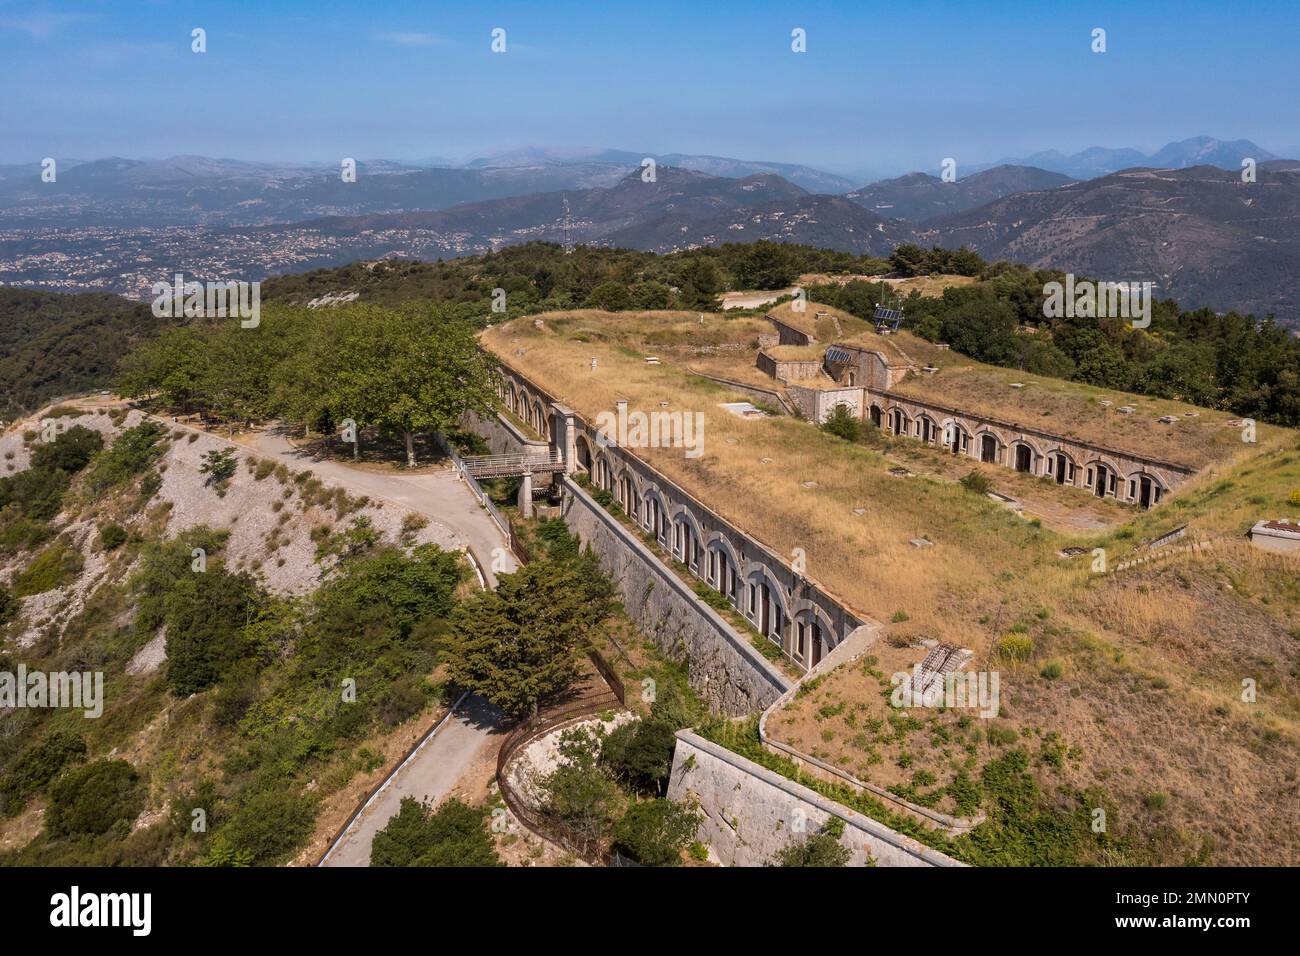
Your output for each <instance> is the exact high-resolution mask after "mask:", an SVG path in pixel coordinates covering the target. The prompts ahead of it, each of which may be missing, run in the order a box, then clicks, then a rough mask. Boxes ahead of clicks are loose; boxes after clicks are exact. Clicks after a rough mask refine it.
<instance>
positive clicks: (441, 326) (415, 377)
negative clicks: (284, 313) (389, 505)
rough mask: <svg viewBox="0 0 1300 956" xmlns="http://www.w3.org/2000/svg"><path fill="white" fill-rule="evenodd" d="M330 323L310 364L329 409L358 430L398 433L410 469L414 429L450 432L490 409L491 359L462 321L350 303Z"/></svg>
mask: <svg viewBox="0 0 1300 956" xmlns="http://www.w3.org/2000/svg"><path fill="white" fill-rule="evenodd" d="M330 320H331V321H330V324H329V326H328V334H326V335H317V336H316V338H315V340H314V341H313V350H314V351H313V355H314V362H313V363H312V364H313V367H314V371H315V373H316V375H317V376H318V380H319V386H320V387H321V388H323V394H324V396H325V398H326V399H327V401H328V405H329V407H330V408H331V409H332V410H333V411H334V412H335V413H336V414H338V415H340V416H342V417H346V418H351V419H353V420H354V421H356V422H357V424H358V426H359V427H362V428H364V427H368V426H372V425H373V426H378V427H379V428H381V429H384V430H387V431H391V432H394V433H396V434H399V435H401V436H402V439H403V441H404V442H405V444H406V460H407V464H408V465H409V466H411V467H414V466H415V435H416V434H417V433H418V432H425V431H429V430H433V431H449V430H450V429H452V428H453V427H455V426H456V425H457V424H458V423H459V421H460V419H461V416H462V415H464V414H465V413H466V412H471V411H474V412H481V413H483V414H490V413H491V412H492V411H493V410H494V409H495V407H496V400H497V396H496V388H495V385H494V384H493V378H492V372H493V369H494V368H495V361H494V360H493V359H492V358H491V357H490V356H489V355H488V354H487V353H486V352H484V351H483V350H482V349H480V348H479V347H478V340H477V338H476V337H475V333H474V328H473V327H472V326H471V325H469V324H468V323H464V322H456V321H449V320H447V319H446V318H445V316H442V315H440V314H439V313H438V312H437V311H436V310H435V309H433V308H431V307H428V306H424V307H420V306H416V305H410V306H404V307H402V308H399V309H386V308H381V307H377V306H366V305H363V306H355V307H351V308H347V309H339V310H337V312H336V313H335V314H334V315H332V316H331V317H330ZM304 387H306V386H304Z"/></svg>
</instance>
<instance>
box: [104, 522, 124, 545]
mask: <svg viewBox="0 0 1300 956" xmlns="http://www.w3.org/2000/svg"><path fill="white" fill-rule="evenodd" d="M126 539H127V533H126V529H125V528H123V527H122V526H121V525H120V524H111V523H110V524H106V525H104V527H102V528H100V529H99V546H100V547H101V548H103V549H104V550H105V551H112V550H114V549H115V548H120V547H121V546H122V545H124V544H126Z"/></svg>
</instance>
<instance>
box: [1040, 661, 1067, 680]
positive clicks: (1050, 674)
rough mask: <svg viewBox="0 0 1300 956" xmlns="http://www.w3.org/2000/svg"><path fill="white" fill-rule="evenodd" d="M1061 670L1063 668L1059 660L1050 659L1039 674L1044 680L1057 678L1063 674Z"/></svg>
mask: <svg viewBox="0 0 1300 956" xmlns="http://www.w3.org/2000/svg"><path fill="white" fill-rule="evenodd" d="M1061 672H1062V668H1061V664H1060V662H1059V661H1048V662H1047V663H1046V664H1044V665H1043V669H1042V670H1041V671H1039V672H1038V675H1039V676H1040V677H1042V678H1043V679H1044V680H1056V679H1057V678H1058V677H1060V676H1061Z"/></svg>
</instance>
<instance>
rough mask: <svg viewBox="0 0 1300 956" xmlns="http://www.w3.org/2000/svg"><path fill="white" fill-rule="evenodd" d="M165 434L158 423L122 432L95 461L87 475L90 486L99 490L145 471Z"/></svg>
mask: <svg viewBox="0 0 1300 956" xmlns="http://www.w3.org/2000/svg"><path fill="white" fill-rule="evenodd" d="M166 436H167V429H166V428H164V427H163V426H162V425H159V424H158V423H157V422H145V423H144V424H142V425H137V426H135V428H128V429H127V430H126V431H124V432H122V434H120V435H118V436H117V441H115V442H113V447H112V448H110V449H109V450H108V451H106V452H104V453H103V454H101V455H100V456H99V458H98V459H97V460H96V462H95V467H94V468H93V469H91V471H90V476H89V478H88V483H89V485H90V489H91V490H92V491H95V492H102V491H105V490H107V489H109V488H112V487H114V486H115V485H121V484H125V483H126V482H128V481H130V480H131V479H132V478H134V477H135V476H136V475H138V474H141V473H142V472H144V471H145V470H146V469H147V468H148V467H149V466H150V465H152V464H153V463H154V462H155V461H156V460H157V459H158V458H159V457H160V456H161V455H162V453H163V449H162V448H160V447H159V444H158V443H159V442H160V441H162V439H163V438H165V437H166Z"/></svg>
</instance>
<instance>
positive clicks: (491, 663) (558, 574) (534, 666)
mask: <svg viewBox="0 0 1300 956" xmlns="http://www.w3.org/2000/svg"><path fill="white" fill-rule="evenodd" d="M611 593H612V592H611V588H610V585H609V582H608V580H607V579H606V578H605V577H604V575H603V574H601V573H600V570H599V567H598V566H597V564H596V561H595V558H594V556H592V555H591V554H590V552H588V553H587V554H586V555H584V556H583V557H582V558H579V559H577V560H574V561H569V562H557V561H551V560H546V561H535V562H533V563H531V564H527V565H524V567H522V568H521V569H520V570H518V571H516V572H515V573H514V574H505V575H501V577H500V579H499V582H498V584H497V588H496V590H495V591H481V592H479V593H477V594H475V595H473V596H472V597H470V598H469V599H468V600H466V601H464V602H463V603H462V604H461V605H460V606H459V607H457V608H456V610H455V612H454V613H453V614H452V618H451V621H452V629H453V632H452V637H451V639H450V641H449V645H448V654H447V663H448V667H449V671H450V676H451V679H452V680H453V681H454V682H455V683H457V684H459V685H461V686H462V687H466V688H468V689H470V690H472V691H475V692H476V693H479V694H482V695H483V696H484V697H486V698H488V699H489V700H490V701H492V702H493V703H494V704H496V705H497V706H498V707H500V708H501V709H502V710H504V711H505V712H506V713H508V714H512V715H516V716H520V715H525V714H536V713H537V708H538V704H539V703H540V702H541V701H542V700H544V699H545V698H547V697H549V696H551V695H553V694H556V693H558V692H560V691H562V690H564V689H565V688H567V687H568V686H569V685H570V684H572V683H573V681H574V680H575V679H576V678H577V676H578V673H579V668H578V655H579V653H580V652H582V651H584V650H585V649H586V648H587V646H588V644H589V642H590V638H591V635H592V633H593V631H594V630H595V628H596V627H597V626H598V625H599V624H600V623H601V622H602V621H603V620H604V619H605V618H606V616H607V615H608V614H609V609H610V595H611Z"/></svg>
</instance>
